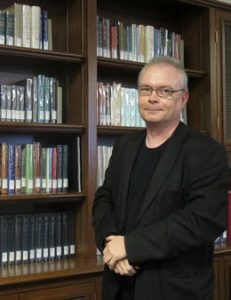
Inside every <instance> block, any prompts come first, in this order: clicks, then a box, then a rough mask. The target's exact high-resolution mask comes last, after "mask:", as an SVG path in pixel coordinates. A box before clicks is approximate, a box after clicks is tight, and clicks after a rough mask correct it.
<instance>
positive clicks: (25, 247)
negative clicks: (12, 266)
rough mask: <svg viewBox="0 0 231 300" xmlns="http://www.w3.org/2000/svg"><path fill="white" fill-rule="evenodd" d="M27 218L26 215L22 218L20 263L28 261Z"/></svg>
mask: <svg viewBox="0 0 231 300" xmlns="http://www.w3.org/2000/svg"><path fill="white" fill-rule="evenodd" d="M28 233H29V218H28V215H26V214H25V215H23V216H22V261H23V262H28V260H29V234H28Z"/></svg>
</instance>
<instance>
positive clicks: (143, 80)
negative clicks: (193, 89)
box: [138, 56, 189, 126]
mask: <svg viewBox="0 0 231 300" xmlns="http://www.w3.org/2000/svg"><path fill="white" fill-rule="evenodd" d="M138 92H139V111H140V114H141V117H142V118H143V119H144V120H145V122H146V124H147V125H156V124H162V125H166V126H168V125H171V124H177V123H178V122H179V119H180V114H181V111H182V109H183V107H184V106H185V105H186V103H187V101H188V97H189V93H188V77H187V74H186V72H185V70H184V68H183V66H182V65H181V64H180V63H179V62H178V61H176V60H175V59H173V58H170V57H166V56H158V57H155V58H153V59H152V60H151V61H150V62H149V63H148V64H146V65H145V66H144V67H143V69H142V70H141V72H140V74H139V77H138Z"/></svg>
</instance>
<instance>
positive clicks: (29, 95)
mask: <svg viewBox="0 0 231 300" xmlns="http://www.w3.org/2000/svg"><path fill="white" fill-rule="evenodd" d="M32 84H33V81H32V79H31V78H27V79H26V86H25V96H26V98H25V109H26V122H32V102H33V100H32V96H33V94H32Z"/></svg>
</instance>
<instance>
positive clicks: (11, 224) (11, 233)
mask: <svg viewBox="0 0 231 300" xmlns="http://www.w3.org/2000/svg"><path fill="white" fill-rule="evenodd" d="M6 218H7V251H8V264H14V263H15V220H14V217H13V216H12V215H7V216H6Z"/></svg>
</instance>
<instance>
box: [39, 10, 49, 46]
mask: <svg viewBox="0 0 231 300" xmlns="http://www.w3.org/2000/svg"><path fill="white" fill-rule="evenodd" d="M41 23H42V49H43V50H48V49H49V47H48V11H47V10H42V12H41Z"/></svg>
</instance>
